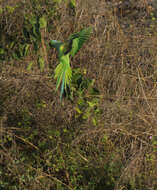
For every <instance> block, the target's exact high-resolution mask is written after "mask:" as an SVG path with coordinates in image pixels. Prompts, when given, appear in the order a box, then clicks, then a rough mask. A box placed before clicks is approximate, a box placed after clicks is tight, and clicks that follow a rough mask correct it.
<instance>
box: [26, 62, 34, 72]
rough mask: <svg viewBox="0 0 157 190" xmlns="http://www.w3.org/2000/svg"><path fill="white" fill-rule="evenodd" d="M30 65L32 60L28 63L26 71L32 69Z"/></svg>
mask: <svg viewBox="0 0 157 190" xmlns="http://www.w3.org/2000/svg"><path fill="white" fill-rule="evenodd" d="M32 66H33V61H31V62H29V63H28V66H27V71H30V70H31V69H32Z"/></svg>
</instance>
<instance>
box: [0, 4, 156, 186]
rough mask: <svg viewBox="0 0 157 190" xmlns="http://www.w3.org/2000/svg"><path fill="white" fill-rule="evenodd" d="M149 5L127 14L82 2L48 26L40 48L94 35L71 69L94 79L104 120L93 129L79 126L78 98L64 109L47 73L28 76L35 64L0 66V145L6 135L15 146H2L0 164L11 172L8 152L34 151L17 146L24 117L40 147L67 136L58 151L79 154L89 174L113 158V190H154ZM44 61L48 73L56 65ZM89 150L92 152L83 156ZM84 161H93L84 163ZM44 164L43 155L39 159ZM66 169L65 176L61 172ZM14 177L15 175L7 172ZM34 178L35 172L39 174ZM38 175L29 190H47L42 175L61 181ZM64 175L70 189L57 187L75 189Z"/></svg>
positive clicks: (63, 10)
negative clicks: (55, 135) (86, 29)
mask: <svg viewBox="0 0 157 190" xmlns="http://www.w3.org/2000/svg"><path fill="white" fill-rule="evenodd" d="M149 3H150V2H149V1H147V0H140V1H139V2H136V3H134V4H130V6H131V7H130V8H128V9H127V8H126V7H125V6H124V5H125V3H123V4H124V5H123V6H124V7H123V6H122V4H120V3H117V1H112V3H111V2H110V1H101V0H90V1H89V0H81V1H77V8H76V15H75V17H72V16H69V11H68V9H67V8H66V6H65V4H64V3H61V4H60V7H59V8H58V12H60V20H53V18H52V22H53V25H54V29H53V30H52V31H51V32H49V33H48V32H47V34H45V35H46V37H45V38H46V39H44V40H45V41H44V42H46V40H49V39H59V40H64V39H66V38H67V37H68V36H69V34H71V33H72V32H74V31H79V30H80V29H81V28H82V27H83V26H89V25H91V26H93V28H94V33H93V35H92V37H91V39H90V40H89V42H88V43H87V44H86V45H85V46H84V48H83V49H82V50H81V51H80V52H79V54H78V55H77V56H76V57H75V58H74V60H73V61H72V68H81V69H86V71H87V74H86V76H87V77H88V78H92V79H95V86H96V87H97V88H98V89H99V91H100V105H99V106H100V108H99V109H100V110H101V116H100V117H99V118H98V124H97V125H96V126H93V125H92V124H91V121H90V119H89V120H87V121H85V122H82V121H81V120H79V119H77V117H76V111H75V109H74V107H75V105H76V104H77V98H76V100H75V103H71V102H70V101H69V100H66V99H65V100H64V104H63V105H61V104H60V101H59V98H58V97H59V96H58V92H57V93H55V81H54V80H53V77H50V74H51V73H52V70H49V71H48V72H45V73H43V74H41V73H40V72H39V70H38V69H37V68H36V67H34V70H32V71H30V72H28V71H27V70H26V65H27V64H28V62H29V61H30V60H33V61H34V62H35V63H36V60H37V58H36V56H34V55H32V56H28V57H26V58H24V59H23V60H22V61H19V62H15V61H12V62H5V61H4V63H1V66H0V67H1V76H0V77H1V78H0V99H1V100H0V104H1V108H0V110H1V114H0V120H1V124H0V132H1V138H3V134H9V133H10V134H12V135H13V138H14V140H15V141H14V145H13V146H12V147H9V148H8V149H7V148H6V147H5V143H4V144H3V145H2V146H1V147H2V149H1V150H0V152H1V158H0V159H1V161H0V163H1V164H2V161H4V160H5V162H4V163H6V164H8V163H7V162H8V161H7V157H8V160H12V161H14V160H15V158H12V157H11V155H12V154H13V153H12V152H13V149H14V150H15V149H16V150H17V151H20V149H22V151H23V150H24V148H25V145H26V146H28V147H27V148H28V149H29V148H30V149H31V148H32V149H33V150H34V149H36V148H37V149H38V144H39V142H38V139H36V138H34V139H33V140H32V141H31V140H30V141H29V139H28V140H27V141H25V142H22V141H24V139H25V138H24V137H25V136H29V134H27V132H20V130H21V131H23V130H22V129H20V128H19V127H17V122H16V120H17V121H18V119H19V117H22V116H21V112H22V113H25V112H27V114H29V115H30V116H31V118H32V120H33V121H32V123H31V126H32V129H31V130H30V131H29V132H28V133H31V132H32V133H33V130H34V129H36V130H37V131H38V132H37V136H38V137H39V139H40V141H41V140H42V139H47V138H49V136H48V134H46V131H48V130H50V129H55V130H56V129H57V130H60V131H61V133H62V130H63V129H64V128H67V129H68V130H70V131H71V133H72V135H73V136H72V137H69V138H70V139H71V140H68V139H67V137H65V139H59V142H58V144H57V145H56V146H57V147H58V146H59V144H62V143H63V144H64V143H65V144H66V143H67V144H68V146H70V147H71V149H76V152H77V157H81V158H79V159H83V160H84V162H85V163H89V166H90V167H91V168H99V169H102V168H103V167H104V165H105V164H107V163H110V159H111V155H112V156H113V157H112V161H111V162H112V164H113V165H114V163H115V164H116V163H117V162H119V163H121V165H122V166H120V167H119V166H118V165H117V167H119V168H120V169H119V171H118V172H119V173H118V174H117V176H118V178H117V180H115V181H114V183H115V186H114V187H113V188H111V189H114V190H122V189H123V190H124V189H126V190H127V189H146V190H148V189H151V190H155V189H156V187H157V183H156V181H157V170H156V168H155V166H156V162H157V158H156V153H157V151H156V144H154V143H155V142H156V139H157V109H156V108H157V94H156V92H157V85H156V79H157V78H156V76H157V75H156V68H157V67H156V66H157V59H156V58H157V43H156V42H157V37H156V32H157V31H156V25H157V23H156V21H153V20H151V16H150V12H152V11H156V7H152V6H151V4H149ZM152 3H154V2H153V1H152ZM139 10H140V11H139ZM50 23H51V21H50ZM152 24H153V25H154V27H153V28H151V25H152ZM44 51H45V47H44ZM45 55H46V59H47V62H49V66H50V67H51V68H52V69H54V68H55V67H56V62H57V60H56V56H55V54H54V51H52V50H50V49H47V52H46V54H45ZM39 101H40V102H43V104H44V106H43V107H40V106H39V107H40V108H39V109H38V108H37V107H38V106H37V104H38V102H39ZM18 114H19V115H18ZM65 136H66V135H65ZM16 137H17V138H16ZM63 137H64V135H63ZM104 137H107V142H106V147H104V144H103V143H102V139H103V138H104ZM18 138H19V139H20V143H21V145H20V146H18V140H19V139H18ZM69 142H70V143H69ZM23 143H24V145H23ZM81 145H82V149H83V147H84V149H85V150H84V153H83V154H82V153H81V151H80V149H79V148H78V147H79V146H81ZM63 146H64V145H63ZM90 147H96V148H95V149H94V148H93V149H94V150H92V148H91V150H87V149H88V148H89V149H90ZM53 151H54V150H52V152H53ZM92 151H93V152H92ZM39 152H40V151H39ZM85 152H87V155H86V154H85ZM101 152H106V157H105V158H104V157H103V156H102V158H103V159H102V160H100V157H101ZM40 154H41V152H40ZM17 155H18V153H17ZM41 155H42V154H41ZM80 155H81V156H80ZM88 155H93V157H92V156H91V157H89V158H88ZM107 155H110V156H108V157H107ZM44 156H46V155H44V154H43V157H44ZM9 157H10V158H9ZM41 157H42V156H41ZM44 159H45V158H43V160H44ZM44 161H45V160H44ZM13 165H14V164H13ZM110 167H111V168H112V167H113V168H114V166H110ZM115 167H116V166H115ZM64 169H65V171H66V166H65V168H64ZM14 170H18V169H17V168H14V169H12V171H14ZM35 170H36V172H37V168H36V169H35ZM93 170H94V169H93ZM18 172H19V171H17V173H18ZM36 175H37V177H36V180H37V182H34V184H32V187H33V188H34V189H37V188H39V187H40V188H41V189H44V186H42V185H40V183H39V181H38V178H40V175H43V178H44V177H45V183H46V180H48V181H49V178H47V177H46V175H49V176H50V179H51V178H52V179H51V180H52V181H53V183H55V182H56V181H57V180H60V178H59V177H58V178H57V177H56V176H55V175H54V173H53V172H52V171H47V172H45V173H44V172H43V173H42V172H39V174H36ZM61 175H63V173H62V174H61ZM68 175H70V174H69V173H68V171H66V172H65V176H66V177H65V178H66V179H67V181H68V182H67V181H62V180H61V183H63V184H64V185H65V188H67V189H68V188H69V189H70V188H71V189H75V188H74V186H73V185H72V184H71V182H70V178H69V177H68ZM54 176H55V177H56V178H55V177H54ZM41 178H42V176H41ZM142 180H143V181H142ZM47 183H48V184H51V185H48V186H47V188H46V189H51V187H50V186H53V184H52V182H47ZM35 184H36V185H35ZM37 184H38V185H37ZM127 184H131V185H132V186H131V185H130V186H128V185H127ZM66 185H67V187H66ZM21 187H22V185H21ZM29 188H30V187H29ZM86 189H88V187H86ZM97 189H99V187H97Z"/></svg>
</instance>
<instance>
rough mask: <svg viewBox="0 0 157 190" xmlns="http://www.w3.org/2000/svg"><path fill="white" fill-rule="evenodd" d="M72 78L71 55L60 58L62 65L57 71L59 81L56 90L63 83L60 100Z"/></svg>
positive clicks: (56, 77) (56, 75)
mask: <svg viewBox="0 0 157 190" xmlns="http://www.w3.org/2000/svg"><path fill="white" fill-rule="evenodd" d="M71 77H72V70H71V67H70V63H69V54H66V55H65V56H62V57H61V58H60V63H59V64H58V65H57V67H56V69H55V79H57V84H56V90H57V89H58V88H59V86H60V84H61V82H62V84H61V92H60V99H62V95H63V92H64V89H66V86H67V85H69V84H70V81H71Z"/></svg>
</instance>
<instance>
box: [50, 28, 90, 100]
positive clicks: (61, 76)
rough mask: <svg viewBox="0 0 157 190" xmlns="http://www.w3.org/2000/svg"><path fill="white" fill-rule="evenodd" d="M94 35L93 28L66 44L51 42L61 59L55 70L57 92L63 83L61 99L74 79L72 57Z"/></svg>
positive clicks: (86, 29)
mask: <svg viewBox="0 0 157 190" xmlns="http://www.w3.org/2000/svg"><path fill="white" fill-rule="evenodd" d="M91 33H92V28H91V27H88V28H85V29H83V30H81V31H80V32H78V33H74V34H72V35H71V36H70V37H69V39H68V40H66V41H65V42H61V41H57V40H51V41H50V45H51V46H52V47H54V48H56V50H57V53H58V58H59V64H58V65H57V67H56V69H55V77H54V78H55V79H57V84H56V90H57V89H58V88H59V86H60V84H61V82H62V84H61V91H60V99H62V95H63V92H64V89H65V90H66V87H67V85H69V84H70V81H71V77H72V70H71V67H70V56H72V57H73V56H74V55H75V54H76V53H77V52H78V51H79V50H80V48H81V47H82V45H83V44H84V42H85V41H86V40H88V38H89V36H90V35H91Z"/></svg>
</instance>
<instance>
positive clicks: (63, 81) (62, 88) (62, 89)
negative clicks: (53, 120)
mask: <svg viewBox="0 0 157 190" xmlns="http://www.w3.org/2000/svg"><path fill="white" fill-rule="evenodd" d="M64 84H65V72H64V74H63V78H62V85H61V91H60V101H62V97H63V93H64Z"/></svg>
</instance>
